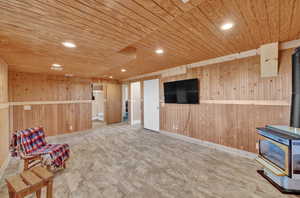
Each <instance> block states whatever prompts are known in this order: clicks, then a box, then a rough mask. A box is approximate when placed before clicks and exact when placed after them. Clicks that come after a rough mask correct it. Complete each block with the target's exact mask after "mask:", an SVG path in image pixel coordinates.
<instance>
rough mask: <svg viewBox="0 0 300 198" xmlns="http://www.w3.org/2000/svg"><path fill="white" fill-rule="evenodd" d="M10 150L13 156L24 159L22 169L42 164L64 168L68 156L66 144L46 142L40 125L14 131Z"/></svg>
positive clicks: (68, 151)
mask: <svg viewBox="0 0 300 198" xmlns="http://www.w3.org/2000/svg"><path fill="white" fill-rule="evenodd" d="M10 151H11V155H12V156H13V157H20V158H21V159H23V160H24V170H27V169H30V168H32V167H34V166H35V165H38V164H42V165H46V166H48V167H55V168H59V167H63V168H66V161H67V160H68V158H69V156H70V149H69V145H68V144H48V143H47V142H46V139H45V133H44V129H43V128H42V127H36V128H29V129H25V130H21V131H16V132H15V133H13V134H12V139H11V144H10Z"/></svg>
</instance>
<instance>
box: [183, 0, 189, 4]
mask: <svg viewBox="0 0 300 198" xmlns="http://www.w3.org/2000/svg"><path fill="white" fill-rule="evenodd" d="M181 1H182V2H183V3H187V2H189V1H190V0H181Z"/></svg>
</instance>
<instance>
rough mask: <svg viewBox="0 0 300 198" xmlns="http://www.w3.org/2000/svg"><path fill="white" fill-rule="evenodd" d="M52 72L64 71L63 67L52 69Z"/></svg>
mask: <svg viewBox="0 0 300 198" xmlns="http://www.w3.org/2000/svg"><path fill="white" fill-rule="evenodd" d="M51 69H52V70H55V71H62V70H63V68H62V67H53V66H52V67H51Z"/></svg>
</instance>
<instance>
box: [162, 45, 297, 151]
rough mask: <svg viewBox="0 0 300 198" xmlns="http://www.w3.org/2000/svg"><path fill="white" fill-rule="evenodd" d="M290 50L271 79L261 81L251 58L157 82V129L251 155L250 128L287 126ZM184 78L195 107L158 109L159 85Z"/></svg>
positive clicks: (252, 131) (253, 148)
mask: <svg viewBox="0 0 300 198" xmlns="http://www.w3.org/2000/svg"><path fill="white" fill-rule="evenodd" d="M292 51H293V50H285V51H281V53H280V60H279V63H280V66H279V74H278V76H277V77H270V78H261V77H260V60H259V57H258V56H255V57H249V58H245V59H239V60H234V61H230V62H224V63H219V64H214V65H209V66H205V67H198V68H193V69H189V70H188V71H187V73H186V74H183V75H177V76H172V77H166V78H161V84H160V86H161V88H160V92H161V93H160V95H161V120H160V122H161V123H160V124H161V130H163V131H168V132H173V133H179V134H182V135H186V136H189V137H193V138H197V139H201V140H205V141H210V142H214V143H218V144H222V145H225V146H229V147H233V148H237V149H242V150H246V151H250V152H256V141H257V140H258V136H257V135H256V130H255V129H256V127H262V126H265V125H267V124H276V125H288V124H289V117H290V116H289V112H290V106H289V104H290V98H291V54H292ZM189 78H198V79H199V83H200V93H199V94H200V104H164V103H163V101H164V97H163V83H164V82H168V81H175V80H183V79H189Z"/></svg>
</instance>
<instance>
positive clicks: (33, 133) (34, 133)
mask: <svg viewBox="0 0 300 198" xmlns="http://www.w3.org/2000/svg"><path fill="white" fill-rule="evenodd" d="M20 136H21V137H20V138H21V146H22V148H23V151H24V152H25V153H26V154H31V153H32V152H34V151H36V150H38V149H40V148H41V147H43V146H45V145H46V144H47V142H46V139H45V133H44V129H43V128H42V127H36V128H29V129H25V130H22V131H20Z"/></svg>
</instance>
